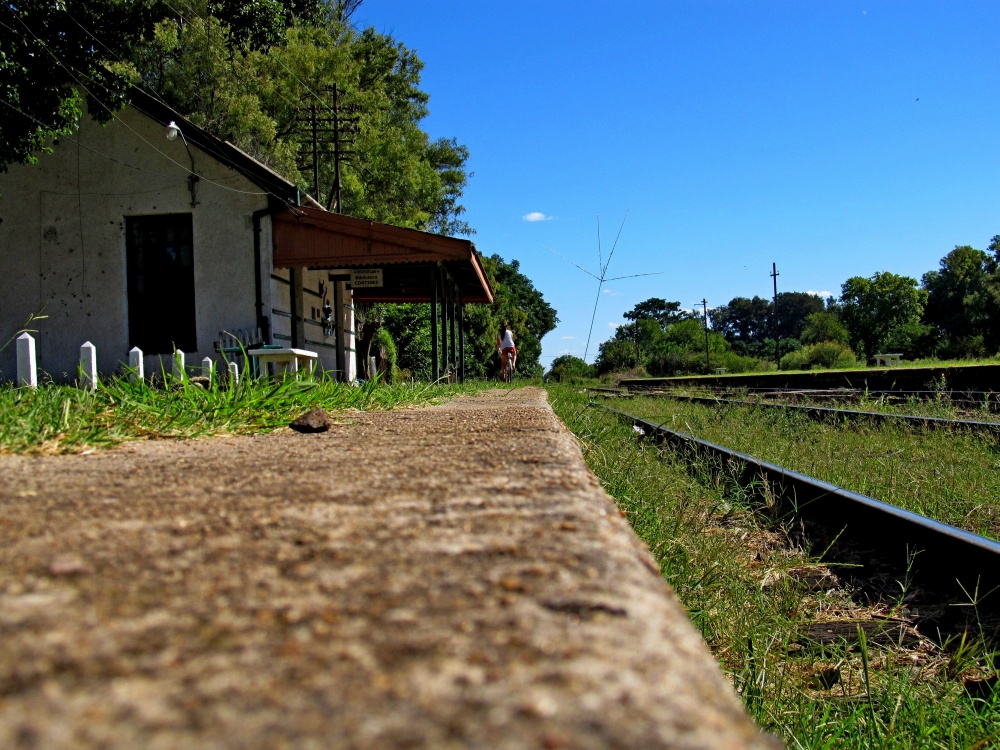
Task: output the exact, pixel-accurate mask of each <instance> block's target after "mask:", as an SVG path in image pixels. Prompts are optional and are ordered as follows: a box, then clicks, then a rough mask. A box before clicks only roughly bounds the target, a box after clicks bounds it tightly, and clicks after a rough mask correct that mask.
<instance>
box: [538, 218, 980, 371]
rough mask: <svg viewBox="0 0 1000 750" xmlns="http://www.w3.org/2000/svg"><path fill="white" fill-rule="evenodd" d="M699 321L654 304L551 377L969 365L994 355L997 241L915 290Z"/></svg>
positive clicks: (852, 282)
mask: <svg viewBox="0 0 1000 750" xmlns="http://www.w3.org/2000/svg"><path fill="white" fill-rule="evenodd" d="M708 316H709V328H708V329H707V330H706V327H705V321H704V319H703V318H702V317H701V316H699V315H697V314H695V313H691V312H688V311H685V310H682V309H681V306H680V303H679V302H667V301H666V300H663V299H660V298H657V297H653V298H651V299H648V300H645V301H644V302H640V303H639V304H637V305H636V306H635V307H634V308H633V309H632V310H631V311H629V312H627V313H625V315H624V317H625V321H626V322H625V323H624V324H622V325H621V326H619V327H618V329H617V330H616V332H615V335H614V336H613V337H612V338H611V339H609V340H608V341H606V342H604V343H603V344H601V347H600V352H599V354H598V357H597V361H596V362H595V363H594V365H593V366H590V365H587V364H586V363H585V362H583V360H581V359H580V358H579V357H573V356H571V355H565V356H562V357H558V358H557V359H556V360H555V361H554V362H553V363H552V369H551V370H550V373H549V375H550V377H552V378H555V379H566V378H574V377H587V376H595V375H603V374H606V373H609V372H623V371H637V372H639V373H646V374H649V375H655V376H668V375H678V374H684V373H698V372H711V371H714V370H715V369H718V368H723V367H724V368H726V370H727V371H728V372H747V371H753V370H763V369H768V367H771V368H773V367H774V366H775V365H774V363H775V361H776V360H778V361H780V366H781V368H782V369H802V368H809V367H813V366H817V367H850V366H854V365H855V364H856V363H857V362H859V361H860V362H861V363H864V362H866V361H867V360H868V359H870V358H871V357H873V356H874V355H875V354H881V353H898V354H902V355H903V357H904V358H906V359H923V358H932V357H936V358H942V359H975V358H980V357H988V356H993V355H996V354H997V353H998V350H1000V235H997V236H995V237H993V239H992V240H991V241H990V244H989V246H988V248H987V250H985V251H984V250H978V249H976V248H974V247H971V246H969V245H962V246H959V247H956V248H955V249H954V250H952V251H951V252H950V253H948V254H947V255H945V256H944V257H943V258H942V259H941V263H940V268H939V269H938V270H936V271H928V272H927V273H925V274H924V275H923V277H922V278H921V280H920V282H918V281H917V280H916V279H914V278H911V277H909V276H899V275H897V274H894V273H891V272H888V271H883V272H879V273H876V274H875V275H874V276H871V277H869V278H866V277H863V276H853V277H851V278H849V279H848V280H847V281H845V282H844V283H843V284H842V285H841V288H840V297H839V298H838V297H830V298H828V299H825V300H824V299H823V298H822V297H819V296H817V295H814V294H809V293H807V292H781V293H779V294H778V298H777V308H775V303H774V300H773V299H765V298H762V297H757V296H755V297H752V298H748V297H736V298H734V299H732V300H730V301H729V302H728V303H727V304H725V305H721V306H719V307H717V308H715V309H714V310H709V312H708Z"/></svg>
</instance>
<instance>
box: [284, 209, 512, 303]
mask: <svg viewBox="0 0 1000 750" xmlns="http://www.w3.org/2000/svg"><path fill="white" fill-rule="evenodd" d="M272 231H273V239H274V267H275V268H290V267H295V268H382V269H383V273H382V278H383V285H382V286H381V287H378V288H369V287H362V288H358V289H355V290H354V298H355V299H357V300H361V301H366V302H429V301H430V300H431V297H432V295H433V281H432V279H433V269H434V268H436V267H437V264H438V263H440V264H441V265H442V266H444V268H445V269H446V270H447V271H448V274H449V275H450V276H451V278H452V279H454V281H455V283H456V285H457V286H458V288H459V290H460V291H461V292H462V300H463V302H480V303H487V304H489V303H492V302H493V290H492V289H491V288H490V284H489V281H488V280H487V278H486V274H485V272H484V271H483V265H482V261H481V260H480V258H479V253H477V252H476V246H475V245H473V244H472V243H471V242H470V241H469V240H460V239H457V238H455V237H445V236H443V235H440V234H431V233H429V232H420V231H418V230H416V229H403V228H401V227H394V226H391V225H389V224H379V223H378V222H375V221H368V220H365V219H357V218H354V217H353V216H345V215H343V214H334V213H329V212H327V211H323V210H321V209H317V208H304V207H303V208H299V207H297V208H294V209H291V210H290V211H282V212H281V213H278V214H275V215H274V216H273V217H272Z"/></svg>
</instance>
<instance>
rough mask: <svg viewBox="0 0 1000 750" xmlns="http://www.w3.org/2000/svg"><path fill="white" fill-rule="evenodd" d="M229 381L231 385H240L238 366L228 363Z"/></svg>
mask: <svg viewBox="0 0 1000 750" xmlns="http://www.w3.org/2000/svg"><path fill="white" fill-rule="evenodd" d="M229 379H230V380H231V381H232V383H231V385H239V384H240V366H239V365H238V364H236V363H235V362H230V363H229Z"/></svg>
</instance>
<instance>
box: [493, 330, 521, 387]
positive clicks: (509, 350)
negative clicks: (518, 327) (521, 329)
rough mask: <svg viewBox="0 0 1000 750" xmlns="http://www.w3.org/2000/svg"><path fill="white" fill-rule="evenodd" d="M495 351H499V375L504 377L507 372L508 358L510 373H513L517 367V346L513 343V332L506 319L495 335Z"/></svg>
mask: <svg viewBox="0 0 1000 750" xmlns="http://www.w3.org/2000/svg"><path fill="white" fill-rule="evenodd" d="M497 351H498V352H500V377H501V378H504V376H505V375H506V373H507V369H506V365H507V362H508V360H509V361H510V373H511V375H513V373H514V368H515V367H517V347H516V346H515V345H514V334H513V332H512V331H511V330H510V325H509V324H508V323H507V321H506V320H505V321H504V322H503V323H502V324H501V325H500V333H499V334H498V335H497Z"/></svg>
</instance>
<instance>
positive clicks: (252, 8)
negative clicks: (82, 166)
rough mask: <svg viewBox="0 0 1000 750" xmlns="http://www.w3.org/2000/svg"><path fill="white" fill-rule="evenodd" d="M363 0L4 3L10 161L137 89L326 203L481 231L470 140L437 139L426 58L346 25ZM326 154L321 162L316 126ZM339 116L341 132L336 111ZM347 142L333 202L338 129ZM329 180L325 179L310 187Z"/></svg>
mask: <svg viewBox="0 0 1000 750" xmlns="http://www.w3.org/2000/svg"><path fill="white" fill-rule="evenodd" d="M359 5H360V0H336V1H332V0H253V1H252V2H237V1H236V0H176V2H170V3H168V2H161V1H160V0H59V2H53V1H52V0H19V1H18V2H15V3H8V4H5V5H4V10H0V24H3V26H2V27H0V30H2V31H3V32H4V33H2V34H0V102H3V103H4V105H6V109H7V110H8V111H6V112H4V119H3V122H4V126H3V128H2V129H0V169H2V168H6V166H7V165H8V164H10V163H15V162H30V161H32V160H34V159H36V158H37V155H38V153H39V152H41V151H42V150H43V149H44V147H45V144H46V143H47V142H48V140H49V139H50V138H53V137H55V136H58V135H61V134H65V133H69V132H71V131H72V130H73V129H74V128H75V127H76V123H77V121H78V119H79V117H80V116H81V113H82V110H83V99H84V98H86V99H87V102H88V104H87V111H88V112H89V113H90V115H91V116H92V117H94V118H96V119H98V120H101V121H107V120H108V119H110V118H111V117H112V116H113V113H114V111H116V110H117V109H120V108H121V107H122V106H124V104H125V103H126V101H127V97H128V94H129V91H130V87H131V86H132V85H141V86H143V87H144V88H145V89H146V90H148V91H149V92H151V93H153V94H154V95H155V96H158V97H159V98H161V99H162V100H163V101H165V102H166V103H167V104H169V105H170V106H171V107H173V108H174V109H176V110H177V111H179V112H180V113H181V114H183V115H184V116H186V117H187V118H188V119H190V120H191V121H192V122H194V123H195V124H196V125H199V126H200V127H203V128H204V129H206V130H207V131H209V132H210V133H212V134H213V135H216V136H218V137H220V138H223V139H225V140H228V141H231V142H232V143H234V144H236V145H237V146H239V147H240V148H241V149H243V150H244V151H246V152H247V153H249V154H250V155H251V156H253V157H254V158H256V159H258V160H259V161H261V162H263V163H264V164H267V165H268V166H270V167H272V168H273V169H275V170H276V171H277V172H279V173H281V174H282V175H284V176H285V177H286V178H288V179H289V180H291V181H294V182H297V183H298V185H299V187H301V188H302V189H303V190H304V191H306V192H309V193H315V195H314V196H313V197H314V198H316V199H317V200H318V201H320V202H321V203H323V204H324V205H326V206H327V207H332V208H335V209H339V210H341V211H342V212H344V213H350V214H353V215H356V216H362V217H365V218H370V219H375V220H377V221H382V222H386V223H390V224H395V225H397V226H404V227H411V228H415V229H421V230H424V231H432V232H440V233H446V234H471V233H472V232H473V229H472V227H470V226H469V224H468V223H467V222H466V221H465V220H464V219H463V218H462V216H463V214H464V211H465V209H464V207H463V206H462V205H461V196H462V192H463V190H464V188H465V185H466V182H467V180H468V173H467V170H466V162H467V160H468V158H469V152H468V150H467V149H466V148H465V146H463V145H462V144H460V143H459V142H458V141H457V140H456V139H454V138H440V139H437V140H432V139H430V137H429V136H428V135H427V133H426V132H425V131H424V130H423V129H422V128H421V122H422V120H423V119H424V118H425V117H426V116H427V114H428V108H427V102H428V96H427V94H426V93H425V92H424V91H422V90H421V89H420V73H421V70H422V68H423V63H422V62H421V61H420V59H419V58H418V57H417V55H416V53H414V52H413V51H412V50H409V49H407V48H406V47H405V46H404V45H403V44H402V43H400V42H398V41H396V40H395V39H394V38H393V37H391V36H389V35H386V34H381V33H378V32H377V31H375V30H374V29H364V30H357V29H355V28H354V27H353V26H352V25H351V24H350V22H349V19H350V17H351V14H352V13H353V12H354V11H355V10H356V9H357V7H358V6H359ZM314 115H315V119H316V122H317V132H318V134H319V137H318V138H317V142H318V143H317V145H318V149H319V152H320V159H319V169H318V175H314V174H313V170H312V167H311V164H310V162H311V155H312V127H311V126H312V122H313V117H314ZM334 117H336V118H337V121H338V122H337V125H338V127H337V128H334V126H333V119H334ZM334 130H337V131H338V138H339V139H341V141H342V148H341V150H340V152H341V154H342V156H343V159H342V164H341V166H342V170H341V178H340V181H341V190H340V191H339V194H340V197H341V204H340V205H339V206H336V205H334V204H335V193H336V192H337V191H335V160H334V158H333V145H332V142H333V138H334V135H333V131H334ZM314 182H315V183H318V184H315V185H314Z"/></svg>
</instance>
